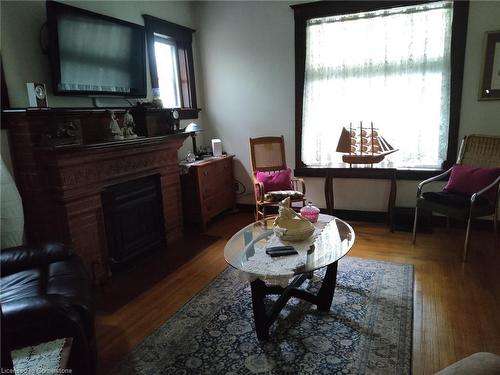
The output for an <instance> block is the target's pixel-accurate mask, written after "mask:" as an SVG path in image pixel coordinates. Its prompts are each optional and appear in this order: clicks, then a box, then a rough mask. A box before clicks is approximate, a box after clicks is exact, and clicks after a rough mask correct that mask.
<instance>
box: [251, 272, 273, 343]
mask: <svg viewBox="0 0 500 375" xmlns="http://www.w3.org/2000/svg"><path fill="white" fill-rule="evenodd" d="M250 286H251V288H252V306H253V317H254V321H255V330H256V332H257V338H258V339H259V340H266V339H267V338H269V317H268V316H267V313H266V308H265V305H264V298H265V297H266V284H265V283H264V281H262V280H260V279H256V280H254V281H252V282H251V283H250Z"/></svg>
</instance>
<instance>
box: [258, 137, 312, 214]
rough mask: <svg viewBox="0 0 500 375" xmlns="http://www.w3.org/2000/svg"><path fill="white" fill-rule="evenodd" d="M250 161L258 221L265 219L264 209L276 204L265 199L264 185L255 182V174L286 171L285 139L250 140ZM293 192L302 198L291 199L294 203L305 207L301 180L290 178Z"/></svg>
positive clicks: (264, 138)
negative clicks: (299, 194) (299, 193)
mask: <svg viewBox="0 0 500 375" xmlns="http://www.w3.org/2000/svg"><path fill="white" fill-rule="evenodd" d="M250 160H251V163H252V176H253V181H254V190H255V218H256V220H260V219H263V218H265V217H266V207H269V206H276V205H277V203H278V202H276V201H271V200H267V199H266V191H265V190H264V184H263V183H262V182H259V181H257V179H256V173H257V172H267V173H274V172H277V171H282V170H285V169H287V165H286V158H285V139H284V138H283V136H280V137H260V138H250ZM292 186H293V190H295V191H298V192H301V193H302V195H303V196H302V198H292V199H291V202H292V204H293V203H294V202H302V206H304V205H305V201H306V200H305V194H306V185H305V184H304V180H303V179H301V178H295V177H294V178H292Z"/></svg>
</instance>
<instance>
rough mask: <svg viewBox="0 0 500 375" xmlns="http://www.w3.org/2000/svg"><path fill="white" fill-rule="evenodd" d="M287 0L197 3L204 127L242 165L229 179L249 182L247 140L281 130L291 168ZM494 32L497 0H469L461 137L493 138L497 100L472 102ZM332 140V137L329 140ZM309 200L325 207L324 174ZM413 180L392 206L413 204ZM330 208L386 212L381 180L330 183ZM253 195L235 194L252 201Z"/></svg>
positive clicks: (311, 181) (498, 124) (401, 184)
mask: <svg viewBox="0 0 500 375" xmlns="http://www.w3.org/2000/svg"><path fill="white" fill-rule="evenodd" d="M289 5H290V3H289V2H280V1H277V2H270V1H269V2H265V3H264V2H251V1H243V2H229V3H228V2H199V3H196V6H195V9H196V16H197V22H196V23H197V26H198V30H199V37H200V39H199V41H200V57H201V61H202V72H203V77H204V78H205V91H204V93H203V96H204V98H205V111H204V124H205V126H206V127H208V128H209V131H208V132H207V136H208V137H207V138H209V137H210V136H214V137H218V138H221V139H222V141H223V145H224V148H225V150H226V151H227V152H229V153H234V154H236V156H237V158H238V159H239V161H240V162H241V164H240V165H239V166H238V169H237V170H236V177H237V178H239V179H240V180H241V181H242V182H244V183H245V184H246V185H247V189H248V190H249V191H251V185H250V181H251V180H250V163H249V152H248V138H249V137H257V136H262V135H281V134H283V135H284V136H285V139H286V147H287V152H286V156H287V161H288V165H289V166H290V167H292V168H293V167H294V166H295V159H294V147H295V130H294V129H295V128H294V90H295V84H294V82H295V80H294V69H295V67H294V66H295V63H294V18H293V11H292V9H291V8H290V7H289ZM498 29H500V2H476V1H472V2H471V4H470V15H469V27H468V37H467V51H466V61H465V77H464V95H463V98H462V118H461V123H460V135H461V136H463V135H464V134H469V133H472V132H474V133H484V134H497V135H500V112H499V111H500V101H493V102H478V101H477V97H478V96H477V93H478V85H479V78H480V71H481V64H482V59H483V58H482V41H483V34H484V32H485V31H487V30H490V31H491V30H498ZM335 142H336V140H332V143H335ZM306 183H307V189H308V194H307V195H308V197H309V198H311V199H312V200H313V201H314V202H316V203H317V204H318V205H319V206H321V207H324V206H325V203H324V193H323V179H322V178H307V179H306ZM416 183H417V182H416V181H398V195H397V202H396V204H397V205H398V206H413V205H414V202H415V193H416ZM334 189H335V194H336V197H335V198H336V207H338V208H345V209H358V210H373V211H383V210H385V207H386V203H387V197H388V183H387V182H385V181H374V180H371V181H370V180H336V181H335V187H334ZM252 199H253V198H252V196H247V197H244V198H242V199H240V202H245V203H251V202H252Z"/></svg>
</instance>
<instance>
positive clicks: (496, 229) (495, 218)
mask: <svg viewBox="0 0 500 375" xmlns="http://www.w3.org/2000/svg"><path fill="white" fill-rule="evenodd" d="M497 219H498V218H497V213H496V212H495V215H494V216H493V233H494V234H495V245H496V246H497V247H498V220H497Z"/></svg>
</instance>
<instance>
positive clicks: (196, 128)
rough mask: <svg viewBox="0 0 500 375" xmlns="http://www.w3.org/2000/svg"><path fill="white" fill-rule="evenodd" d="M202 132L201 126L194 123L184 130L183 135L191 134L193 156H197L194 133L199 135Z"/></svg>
mask: <svg viewBox="0 0 500 375" xmlns="http://www.w3.org/2000/svg"><path fill="white" fill-rule="evenodd" d="M202 131H203V129H202V128H201V126H200V125H198V124H195V123H194V122H192V123H190V124H189V125H188V126H186V127H185V128H184V132H185V133H191V139H192V140H193V154H195V156H198V149H197V148H196V133H200V132H202Z"/></svg>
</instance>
